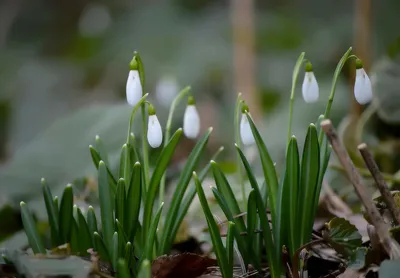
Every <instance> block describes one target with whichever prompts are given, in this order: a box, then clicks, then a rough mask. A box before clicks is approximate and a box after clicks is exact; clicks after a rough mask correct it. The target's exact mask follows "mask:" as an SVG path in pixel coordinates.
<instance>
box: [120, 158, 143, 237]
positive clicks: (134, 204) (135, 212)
mask: <svg viewBox="0 0 400 278" xmlns="http://www.w3.org/2000/svg"><path fill="white" fill-rule="evenodd" d="M141 176H142V169H141V165H140V163H139V162H136V163H135V165H134V166H133V171H132V176H131V178H130V181H131V182H130V184H129V188H128V195H127V196H126V203H125V210H126V213H125V225H124V230H125V233H126V235H127V236H128V238H129V240H130V241H131V242H133V237H134V236H135V232H136V228H137V225H136V223H138V221H139V211H140V202H141V194H142V190H141V189H142V184H141V183H142V178H141Z"/></svg>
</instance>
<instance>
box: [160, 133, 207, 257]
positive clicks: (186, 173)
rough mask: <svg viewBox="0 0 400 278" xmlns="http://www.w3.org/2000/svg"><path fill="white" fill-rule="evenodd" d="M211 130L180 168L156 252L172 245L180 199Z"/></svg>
mask: <svg viewBox="0 0 400 278" xmlns="http://www.w3.org/2000/svg"><path fill="white" fill-rule="evenodd" d="M211 132H212V128H209V129H208V131H207V133H206V134H204V135H203V137H202V138H201V139H200V140H199V141H198V142H197V144H196V146H195V147H194V149H193V150H192V152H191V153H190V155H189V157H188V159H187V162H186V164H185V167H184V168H183V170H182V174H181V176H180V177H179V180H178V184H177V186H176V190H175V192H174V194H173V195H174V196H173V198H172V201H171V205H170V208H169V210H168V213H167V216H166V218H165V224H164V232H163V233H162V236H161V241H160V248H159V252H158V254H159V255H161V254H166V253H168V252H169V250H170V249H171V246H172V242H173V241H174V239H175V234H174V233H173V228H174V226H176V221H177V218H178V212H179V207H180V206H181V203H182V199H183V197H184V195H185V192H186V189H187V187H188V185H189V182H190V179H191V177H192V173H193V171H194V169H195V167H196V166H197V163H198V161H199V158H200V155H201V154H202V153H203V150H204V148H205V147H206V145H207V142H208V138H209V137H210V134H211Z"/></svg>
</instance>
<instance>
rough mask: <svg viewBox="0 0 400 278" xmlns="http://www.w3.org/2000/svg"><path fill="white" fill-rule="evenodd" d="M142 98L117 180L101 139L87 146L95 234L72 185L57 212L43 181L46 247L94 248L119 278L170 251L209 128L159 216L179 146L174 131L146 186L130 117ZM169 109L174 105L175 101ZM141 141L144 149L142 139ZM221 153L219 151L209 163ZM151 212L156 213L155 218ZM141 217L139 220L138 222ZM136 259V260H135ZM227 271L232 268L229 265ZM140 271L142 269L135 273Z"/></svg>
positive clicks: (28, 226)
mask: <svg viewBox="0 0 400 278" xmlns="http://www.w3.org/2000/svg"><path fill="white" fill-rule="evenodd" d="M135 55H136V56H135V59H136V60H137V61H139V62H140V63H139V64H141V60H140V57H139V56H138V54H137V53H136V54H135ZM141 70H142V71H141V80H142V82H144V73H143V65H141ZM189 89H190V87H189V88H185V89H184V90H183V93H182V94H181V95H180V96H179V98H182V97H183V96H185V95H186V94H187V93H188V92H189ZM146 97H147V94H146V95H144V96H143V97H142V98H141V99H140V101H139V102H138V103H137V104H136V106H135V107H134V108H133V109H132V114H131V117H130V121H129V127H128V136H127V141H126V143H125V144H124V145H123V146H122V150H121V153H120V159H119V171H118V173H117V174H113V172H112V170H111V166H110V164H109V160H108V153H107V150H106V148H105V146H104V144H103V141H102V140H101V139H100V137H99V136H96V138H95V144H94V147H93V146H92V145H91V146H89V150H90V154H91V157H92V160H93V163H94V165H95V167H96V168H97V170H98V193H99V203H100V220H101V222H100V223H99V224H100V228H101V230H100V231H99V230H98V228H99V226H98V223H97V217H96V214H95V212H94V209H93V207H91V206H90V207H89V209H88V212H87V215H86V218H85V216H84V214H83V213H82V211H81V210H80V208H78V207H77V206H76V205H75V206H74V194H73V188H72V185H68V186H67V187H66V188H65V189H64V193H63V195H62V198H61V202H60V207H59V208H58V199H57V198H54V197H53V195H52V193H51V191H50V188H49V186H48V185H47V183H46V181H45V180H44V179H43V180H42V188H43V190H42V191H43V198H44V200H45V204H46V210H47V214H48V219H49V224H50V231H51V238H52V240H51V246H49V247H51V248H55V247H57V246H59V245H61V244H64V243H67V244H69V246H70V249H71V251H72V253H73V254H77V255H81V256H86V255H87V250H88V249H89V248H94V250H95V251H97V253H98V254H99V256H100V259H101V260H103V261H108V262H110V263H111V265H112V267H113V269H114V270H118V271H119V272H120V273H119V274H118V277H128V276H130V275H135V276H136V275H139V276H140V277H141V275H142V276H143V277H147V276H148V270H149V262H151V261H152V260H153V259H155V256H156V255H157V254H160V255H161V254H166V253H168V252H169V250H170V249H171V247H172V245H173V242H174V240H175V237H176V234H177V232H178V229H179V226H180V225H181V223H182V221H183V218H184V216H185V214H186V212H187V210H188V208H189V206H190V204H191V202H192V200H193V198H194V195H195V193H196V189H195V188H194V189H193V190H190V191H189V192H186V191H187V188H188V185H189V182H190V180H191V177H192V172H193V171H194V170H196V168H197V164H198V161H199V159H200V156H201V155H202V154H203V152H204V150H205V148H206V146H207V142H208V138H209V136H210V134H211V132H212V129H211V128H210V129H209V130H208V131H207V132H206V134H204V136H203V137H202V138H200V139H199V141H198V142H197V144H196V146H195V147H194V149H193V151H192V153H191V154H190V155H189V157H188V160H187V163H186V165H185V167H184V169H183V171H182V173H181V176H180V179H179V181H178V184H177V187H176V190H175V192H174V194H173V196H174V197H173V199H172V201H171V206H170V209H169V211H168V212H167V213H166V215H163V214H162V212H163V210H162V208H163V203H161V206H158V205H156V202H155V201H156V197H157V193H158V190H159V187H160V183H162V182H163V181H162V178H163V177H164V176H165V172H166V171H167V167H168V165H169V163H170V161H171V159H172V157H173V155H174V153H175V150H176V148H177V146H178V144H179V142H180V139H181V135H182V129H178V130H177V131H176V132H175V133H174V134H173V135H172V136H171V138H169V139H168V140H167V142H165V143H164V147H163V148H162V151H161V153H160V155H159V157H158V159H157V162H156V165H155V168H154V170H153V171H152V174H151V176H150V175H149V179H148V183H147V180H145V175H146V174H150V169H149V167H148V165H147V164H142V161H143V160H142V159H141V158H142V157H145V156H147V154H145V153H146V152H147V148H142V150H141V152H140V150H139V148H138V146H137V144H136V140H135V137H134V135H133V133H132V132H131V130H132V124H133V122H134V116H135V114H136V113H137V112H138V110H139V108H140V107H141V106H142V105H145V103H148V102H145V99H146ZM174 103H175V105H176V104H177V103H178V101H175V102H174ZM172 112H173V110H172ZM172 112H171V113H172ZM171 118H172V114H171ZM146 128H147V127H146ZM142 141H143V142H145V143H146V144H147V140H146V136H145V135H144V134H143V138H142ZM222 149H223V148H220V149H219V150H218V152H217V153H216V154H215V155H214V157H213V159H215V158H216V156H217V155H218V154H219V153H220V152H221V151H222ZM209 169H210V166H209V165H207V166H206V167H205V168H204V169H203V170H202V171H201V175H200V180H203V179H204V178H205V177H206V175H207V173H208V171H209ZM162 194H164V192H162ZM163 198H164V196H160V199H163ZM157 204H158V203H157ZM155 208H157V212H156V213H155V214H154V210H155ZM21 211H22V219H23V225H24V228H25V232H26V234H27V236H28V240H29V243H30V245H31V247H32V249H33V251H34V252H35V253H45V252H46V249H45V246H44V244H43V242H42V239H41V238H40V236H39V232H38V231H37V229H36V227H35V222H34V220H33V218H32V215H31V214H30V212H29V210H28V208H27V206H26V205H25V204H24V203H21ZM140 215H143V218H142V217H140ZM163 218H165V219H163ZM160 223H163V224H164V228H163V229H159V224H160ZM158 243H159V244H158ZM229 246H230V247H229V250H230V251H229V252H230V253H231V255H230V259H232V258H233V255H232V252H233V251H232V250H233V240H231V239H230V245H229ZM136 257H138V258H139V260H136ZM230 265H231V268H232V263H230ZM141 266H143V267H144V268H143V269H142V270H141V271H140V268H141ZM139 271H140V273H139ZM127 275H128V276H127Z"/></svg>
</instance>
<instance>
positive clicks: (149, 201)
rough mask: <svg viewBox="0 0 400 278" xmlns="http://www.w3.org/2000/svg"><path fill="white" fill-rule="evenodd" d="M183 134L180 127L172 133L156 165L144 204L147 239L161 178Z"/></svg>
mask: <svg viewBox="0 0 400 278" xmlns="http://www.w3.org/2000/svg"><path fill="white" fill-rule="evenodd" d="M181 135H182V129H181V128H180V129H178V130H177V131H176V132H175V133H174V135H172V137H171V140H170V141H169V143H168V145H167V146H166V147H165V148H164V149H163V150H162V152H161V154H160V156H159V158H158V160H157V163H156V166H155V168H154V172H153V175H152V176H151V179H150V183H149V187H148V192H147V197H146V203H145V204H144V214H143V231H144V233H143V235H144V236H145V238H144V239H143V240H145V239H146V238H147V236H148V232H149V229H150V224H151V222H152V214H153V206H154V201H155V198H156V195H157V192H158V189H159V185H160V181H161V178H162V176H163V174H164V172H165V170H166V169H167V166H168V164H169V162H170V160H171V158H172V156H173V154H174V152H175V148H176V146H177V145H178V143H179V140H180V138H181Z"/></svg>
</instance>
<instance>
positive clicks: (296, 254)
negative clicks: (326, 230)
mask: <svg viewBox="0 0 400 278" xmlns="http://www.w3.org/2000/svg"><path fill="white" fill-rule="evenodd" d="M324 241H325V240H324V239H317V240H314V241H310V242H308V243H306V244H304V245H303V246H301V247H300V248H299V249H297V250H296V252H294V255H293V260H292V269H293V271H292V275H293V278H299V257H300V252H301V251H302V250H303V249H308V248H310V247H311V246H313V245H315V244H319V243H322V242H324Z"/></svg>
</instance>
